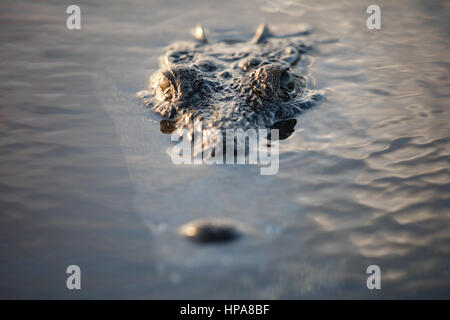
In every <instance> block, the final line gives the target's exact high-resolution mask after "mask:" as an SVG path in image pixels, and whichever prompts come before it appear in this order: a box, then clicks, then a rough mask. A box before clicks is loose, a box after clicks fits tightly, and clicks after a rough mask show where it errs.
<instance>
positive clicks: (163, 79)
mask: <svg viewBox="0 0 450 320" xmlns="http://www.w3.org/2000/svg"><path fill="white" fill-rule="evenodd" d="M301 35H303V33H297V34H292V35H287V36H274V35H272V34H271V33H270V32H269V30H268V28H267V26H266V25H261V26H260V27H259V28H258V30H257V33H256V35H255V36H254V38H253V39H252V40H251V41H249V42H238V41H223V42H219V43H209V42H208V40H207V39H206V36H205V32H204V30H203V28H202V27H201V26H198V27H197V28H196V29H195V30H194V36H195V37H196V39H197V40H198V41H197V42H178V43H175V44H172V45H171V46H169V47H168V50H167V52H166V54H165V55H164V56H162V58H161V70H160V71H158V72H157V73H156V74H154V75H153V76H152V78H151V81H150V88H149V90H148V91H141V92H140V93H139V94H138V96H139V97H140V98H141V99H142V101H143V102H144V104H145V105H146V106H148V107H151V108H152V110H154V111H155V112H157V113H159V114H160V115H161V116H163V117H164V118H165V120H163V121H161V130H162V131H163V132H166V133H170V132H172V131H173V130H174V129H175V128H180V127H188V126H189V124H190V123H192V122H193V120H200V121H202V123H203V126H204V127H209V128H218V129H237V128H242V129H249V128H277V129H280V138H285V137H287V136H289V135H290V134H291V133H292V132H293V127H294V126H295V124H296V121H295V119H292V117H294V116H296V115H297V114H299V113H300V111H301V110H303V109H305V108H308V107H309V106H311V105H312V104H313V103H314V101H316V100H317V99H318V97H319V94H318V93H316V92H314V91H313V90H310V89H308V88H307V87H306V84H307V81H306V78H305V77H303V76H300V75H297V74H295V73H293V72H291V69H290V67H292V66H294V65H295V64H297V62H298V61H299V60H300V58H301V54H302V53H304V52H305V51H306V50H308V49H309V47H308V46H306V45H305V44H304V43H303V42H302V41H301V40H300V36H301Z"/></svg>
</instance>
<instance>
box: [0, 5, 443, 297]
mask: <svg viewBox="0 0 450 320" xmlns="http://www.w3.org/2000/svg"><path fill="white" fill-rule="evenodd" d="M377 3H378V4H379V5H380V7H381V10H382V27H383V29H382V30H368V29H367V28H366V26H365V23H366V21H365V20H366V17H367V14H366V12H365V10H366V8H367V6H368V5H370V4H372V3H371V1H339V2H332V1H301V2H300V1H278V0H266V1H264V0H258V1H247V2H242V1H226V2H224V1H198V2H195V3H190V2H188V1H185V2H182V3H181V4H180V3H179V2H175V1H167V0H165V1H151V2H147V1H138V0H136V1H128V2H127V3H125V2H123V1H118V0H116V1H108V3H107V4H106V3H102V2H100V1H92V2H90V4H82V5H81V11H82V13H81V14H82V30H81V31H69V30H67V29H66V28H65V18H66V14H65V9H66V7H67V6H68V5H69V4H72V3H71V1H46V3H45V4H44V3H40V2H39V3H38V2H33V1H3V2H2V3H1V4H0V7H1V11H0V12H1V13H0V23H1V26H2V28H1V31H0V37H1V50H0V57H1V59H0V63H1V69H0V102H1V103H0V123H1V126H0V137H1V138H0V150H1V152H0V191H1V192H0V210H1V215H0V221H1V222H0V253H1V254H0V297H1V298H81V297H83V298H269V299H273V298H275V299H276V298H290V299H292V298H294V299H296V298H449V297H450V296H449V290H450V269H449V262H450V261H449V257H450V251H449V248H450V241H449V240H450V228H449V223H448V221H449V209H448V208H449V173H448V169H449V125H448V120H449V115H450V114H449V109H448V106H449V102H450V98H449V92H450V91H449V77H448V75H449V62H450V57H449V54H448V49H449V48H448V39H449V34H450V22H449V20H448V16H449V13H450V6H449V3H448V2H447V1H426V2H425V1H423V2H421V1H397V2H395V3H392V1H377ZM199 22H200V23H202V24H203V25H205V26H206V27H207V28H208V29H209V33H210V36H211V37H212V38H215V39H223V38H225V37H227V38H229V37H232V38H239V39H250V38H251V37H252V34H253V32H254V30H255V28H256V27H257V25H258V24H259V23H260V22H268V23H270V24H271V25H272V26H273V28H274V29H276V30H280V31H286V30H291V29H295V26H296V25H297V24H299V23H301V24H308V25H310V26H311V27H312V30H313V32H312V34H311V35H310V36H309V37H310V40H311V41H312V43H314V47H315V49H314V50H313V51H312V52H311V53H310V54H309V55H308V56H307V57H305V59H306V60H305V61H308V62H309V68H308V69H309V72H310V76H311V78H312V79H315V86H316V87H317V88H320V89H322V90H324V91H325V95H326V99H325V101H323V102H322V103H321V104H320V105H318V106H317V107H315V108H314V109H312V110H310V111H308V112H306V113H305V114H303V115H301V116H300V117H299V118H298V124H297V126H296V132H295V133H294V134H293V135H292V136H291V137H290V138H289V139H287V140H284V141H282V143H281V146H280V150H281V158H280V170H279V173H278V174H277V175H274V176H261V175H259V168H258V167H256V166H193V167H185V166H175V165H173V164H172V162H171V161H170V158H169V156H168V154H167V147H168V146H169V143H170V141H169V140H170V139H169V137H168V136H167V135H163V134H161V133H160V132H159V122H158V118H157V117H156V116H154V115H149V114H148V113H147V112H146V111H145V110H144V109H142V108H141V107H140V106H139V103H138V101H137V100H136V98H135V93H136V92H137V91H139V90H140V89H142V88H144V86H145V85H146V83H147V78H148V76H149V75H150V74H151V73H152V72H154V71H155V70H156V69H157V67H158V61H157V58H158V56H160V55H161V54H162V53H163V48H164V46H166V45H168V44H170V43H172V42H174V41H176V40H187V39H189V29H190V28H191V27H193V26H195V25H196V24H197V23H199ZM205 217H225V218H229V219H232V220H234V221H237V222H238V223H239V224H241V225H242V226H243V227H245V228H246V230H248V234H247V236H245V237H244V238H242V239H240V240H238V241H236V242H233V243H230V244H227V245H208V246H199V245H195V244H192V243H189V242H187V241H186V240H185V239H183V238H181V237H179V236H178V235H177V234H176V230H177V228H178V227H179V226H180V225H182V224H184V223H186V222H189V221H191V220H193V219H197V218H205ZM70 264H77V265H79V266H80V267H81V269H82V290H81V291H78V292H73V291H68V290H67V289H66V287H65V284H66V276H67V275H66V273H65V269H66V267H67V266H68V265H70ZM371 264H376V265H379V266H380V267H381V271H382V289H381V290H375V291H370V290H368V289H367V288H366V279H367V276H368V275H367V274H366V273H365V272H366V268H367V266H369V265H371Z"/></svg>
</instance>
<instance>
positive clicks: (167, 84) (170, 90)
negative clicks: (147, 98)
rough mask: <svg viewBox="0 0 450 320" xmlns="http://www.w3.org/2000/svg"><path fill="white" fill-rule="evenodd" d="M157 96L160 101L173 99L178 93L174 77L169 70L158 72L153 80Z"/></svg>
mask: <svg viewBox="0 0 450 320" xmlns="http://www.w3.org/2000/svg"><path fill="white" fill-rule="evenodd" d="M152 87H153V89H154V93H155V97H156V98H157V99H158V100H160V101H167V100H172V98H173V97H174V95H175V93H176V90H175V88H176V86H175V83H174V80H173V77H172V76H171V74H169V73H168V72H164V73H161V74H158V75H157V76H156V77H155V78H154V79H153V80H152Z"/></svg>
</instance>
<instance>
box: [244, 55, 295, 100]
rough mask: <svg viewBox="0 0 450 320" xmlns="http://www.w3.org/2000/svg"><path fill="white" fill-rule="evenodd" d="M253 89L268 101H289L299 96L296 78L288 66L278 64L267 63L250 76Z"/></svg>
mask: <svg viewBox="0 0 450 320" xmlns="http://www.w3.org/2000/svg"><path fill="white" fill-rule="evenodd" d="M250 85H251V86H252V89H253V91H254V92H255V93H256V94H257V95H258V96H260V97H261V98H263V99H264V100H267V101H276V100H280V99H281V100H284V101H288V100H291V99H293V98H294V97H296V96H297V88H296V79H295V76H294V75H292V74H291V73H290V72H289V71H288V68H286V67H283V66H281V65H277V64H265V65H263V66H261V67H259V68H258V69H257V70H255V71H254V72H253V73H252V74H251V77H250Z"/></svg>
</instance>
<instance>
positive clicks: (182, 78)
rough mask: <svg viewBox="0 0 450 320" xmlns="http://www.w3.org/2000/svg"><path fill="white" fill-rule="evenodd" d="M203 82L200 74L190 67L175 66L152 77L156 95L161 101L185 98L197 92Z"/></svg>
mask: <svg viewBox="0 0 450 320" xmlns="http://www.w3.org/2000/svg"><path fill="white" fill-rule="evenodd" d="M201 84H202V77H201V76H200V74H199V73H198V72H197V71H196V70H194V69H190V68H188V67H185V66H183V67H181V66H179V67H173V68H171V69H170V70H167V71H164V72H162V73H159V74H157V75H156V76H155V77H154V78H152V87H153V89H154V94H155V97H156V98H157V99H158V100H160V101H168V100H170V101H175V100H185V99H187V98H189V97H191V96H192V95H193V94H194V93H196V92H197V91H198V90H199V89H200V87H201Z"/></svg>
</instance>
